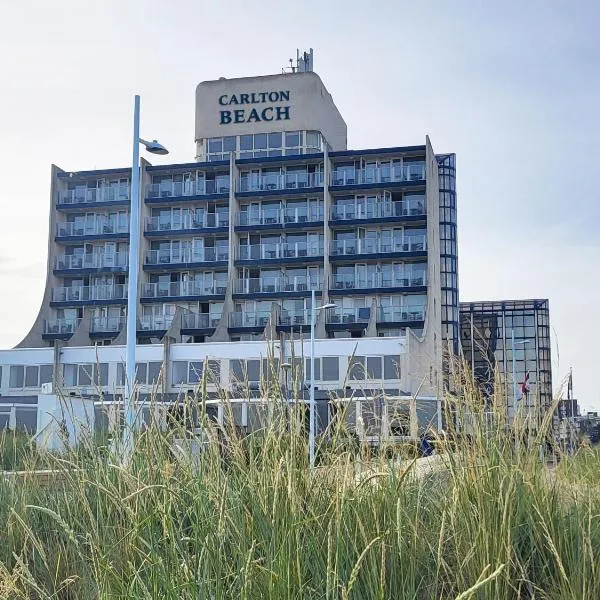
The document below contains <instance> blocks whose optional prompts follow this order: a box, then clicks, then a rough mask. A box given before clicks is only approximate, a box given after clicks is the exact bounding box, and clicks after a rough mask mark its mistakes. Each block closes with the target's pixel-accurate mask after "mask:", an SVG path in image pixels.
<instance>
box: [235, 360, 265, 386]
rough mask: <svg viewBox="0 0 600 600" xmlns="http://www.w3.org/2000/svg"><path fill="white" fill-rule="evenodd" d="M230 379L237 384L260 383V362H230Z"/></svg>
mask: <svg viewBox="0 0 600 600" xmlns="http://www.w3.org/2000/svg"><path fill="white" fill-rule="evenodd" d="M229 364H230V368H231V379H232V380H233V381H235V382H237V383H241V384H244V383H250V382H252V383H256V382H258V381H260V366H261V365H260V360H258V359H257V360H240V359H234V360H232V361H230V363H229Z"/></svg>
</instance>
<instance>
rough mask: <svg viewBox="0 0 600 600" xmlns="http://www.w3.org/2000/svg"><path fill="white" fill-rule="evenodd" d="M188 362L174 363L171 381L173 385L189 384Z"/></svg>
mask: <svg viewBox="0 0 600 600" xmlns="http://www.w3.org/2000/svg"><path fill="white" fill-rule="evenodd" d="M187 368H188V364H187V361H184V360H175V361H173V365H172V370H171V381H172V382H173V385H180V384H182V383H186V382H187Z"/></svg>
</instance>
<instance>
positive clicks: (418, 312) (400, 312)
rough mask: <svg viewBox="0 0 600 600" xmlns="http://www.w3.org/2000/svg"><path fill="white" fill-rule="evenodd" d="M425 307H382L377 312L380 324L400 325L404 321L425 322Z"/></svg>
mask: <svg viewBox="0 0 600 600" xmlns="http://www.w3.org/2000/svg"><path fill="white" fill-rule="evenodd" d="M424 320H425V307H424V306H404V307H398V306H382V307H380V308H379V310H378V311H377V322H378V323H398V322H404V321H424Z"/></svg>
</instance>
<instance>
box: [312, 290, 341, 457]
mask: <svg viewBox="0 0 600 600" xmlns="http://www.w3.org/2000/svg"><path fill="white" fill-rule="evenodd" d="M310 301H311V311H310V400H309V422H308V456H309V460H310V468H311V469H314V466H315V321H316V315H317V310H324V309H327V308H335V306H336V305H335V304H331V303H330V304H323V305H322V306H318V307H317V306H316V301H315V290H314V288H313V289H312V290H311V292H310Z"/></svg>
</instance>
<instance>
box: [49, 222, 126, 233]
mask: <svg viewBox="0 0 600 600" xmlns="http://www.w3.org/2000/svg"><path fill="white" fill-rule="evenodd" d="M116 233H123V234H127V233H129V222H127V223H121V224H119V223H115V222H113V221H109V220H107V219H98V220H96V221H93V222H91V223H57V225H56V235H57V236H59V237H79V236H84V235H107V234H116Z"/></svg>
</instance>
